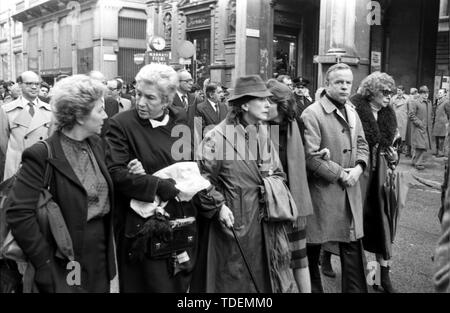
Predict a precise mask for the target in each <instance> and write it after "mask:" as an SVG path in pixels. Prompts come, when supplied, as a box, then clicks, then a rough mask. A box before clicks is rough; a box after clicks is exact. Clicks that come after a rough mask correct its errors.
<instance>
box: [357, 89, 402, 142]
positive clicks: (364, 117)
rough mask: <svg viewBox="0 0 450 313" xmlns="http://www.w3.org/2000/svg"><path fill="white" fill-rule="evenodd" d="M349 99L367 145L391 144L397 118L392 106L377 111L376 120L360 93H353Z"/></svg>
mask: <svg viewBox="0 0 450 313" xmlns="http://www.w3.org/2000/svg"><path fill="white" fill-rule="evenodd" d="M350 101H351V102H352V103H353V105H355V108H356V112H358V115H359V119H360V120H361V123H362V126H363V129H364V134H365V136H366V140H367V142H368V144H369V147H370V148H372V147H374V146H375V145H376V144H380V147H381V148H387V147H389V146H392V143H393V141H394V138H395V135H396V133H397V118H396V116H395V111H394V109H392V107H390V106H387V107H385V108H382V109H381V110H380V111H378V120H375V117H374V116H373V113H372V108H371V107H370V103H369V101H367V99H365V98H364V97H363V96H361V95H358V94H356V95H354V96H352V97H351V99H350Z"/></svg>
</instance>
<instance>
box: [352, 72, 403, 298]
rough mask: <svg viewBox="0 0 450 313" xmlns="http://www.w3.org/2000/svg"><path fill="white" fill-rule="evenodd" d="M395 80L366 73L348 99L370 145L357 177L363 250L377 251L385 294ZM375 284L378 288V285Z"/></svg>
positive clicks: (395, 160)
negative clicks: (387, 188) (386, 189)
mask: <svg viewBox="0 0 450 313" xmlns="http://www.w3.org/2000/svg"><path fill="white" fill-rule="evenodd" d="M394 88H395V82H394V79H393V78H392V77H391V76H389V75H388V74H386V73H381V72H374V73H372V74H371V75H369V76H367V77H366V78H365V79H364V80H363V81H362V82H361V85H360V86H359V89H358V92H357V94H356V95H354V96H353V97H352V98H351V102H352V103H353V104H354V105H355V107H356V111H357V112H358V115H359V118H360V120H361V122H362V126H363V129H364V133H365V136H366V140H367V142H368V144H369V151H370V156H369V165H368V166H367V169H366V170H365V172H364V174H363V175H362V177H361V179H360V184H361V193H362V197H363V201H364V215H363V221H364V238H363V245H364V249H365V250H366V251H369V252H372V253H375V254H376V259H377V262H378V263H379V264H380V265H381V286H382V287H383V289H384V291H385V292H387V293H392V292H395V290H394V288H393V287H392V284H391V282H390V278H389V268H390V267H389V265H390V259H391V252H392V249H391V248H392V247H391V245H392V241H393V235H391V234H393V232H392V231H391V227H390V223H389V218H388V216H387V215H386V213H385V207H386V205H387V202H386V200H385V199H386V197H385V196H384V187H383V184H384V183H385V181H386V178H387V175H388V171H389V170H393V169H394V168H395V166H396V165H397V163H398V156H397V153H396V150H395V149H394V147H393V142H394V139H395V138H396V135H397V133H398V129H397V120H396V116H395V111H394V110H393V109H392V107H391V106H390V105H389V103H390V100H391V95H392V90H394ZM375 286H376V285H374V288H375V289H377V288H378V286H376V287H375Z"/></svg>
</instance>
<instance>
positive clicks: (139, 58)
mask: <svg viewBox="0 0 450 313" xmlns="http://www.w3.org/2000/svg"><path fill="white" fill-rule="evenodd" d="M144 60H145V54H144V53H137V54H135V55H134V63H135V64H137V65H141V64H142V63H144Z"/></svg>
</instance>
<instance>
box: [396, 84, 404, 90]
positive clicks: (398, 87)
mask: <svg viewBox="0 0 450 313" xmlns="http://www.w3.org/2000/svg"><path fill="white" fill-rule="evenodd" d="M397 89H400V90H402V91H405V87H404V86H403V85H398V86H397Z"/></svg>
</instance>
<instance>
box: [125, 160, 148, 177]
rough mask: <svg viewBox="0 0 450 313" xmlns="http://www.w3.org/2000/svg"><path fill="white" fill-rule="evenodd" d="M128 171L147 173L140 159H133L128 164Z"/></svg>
mask: <svg viewBox="0 0 450 313" xmlns="http://www.w3.org/2000/svg"><path fill="white" fill-rule="evenodd" d="M127 168H128V172H129V173H130V174H135V175H146V174H147V173H146V172H145V170H144V167H143V166H142V163H141V162H140V161H139V160H138V159H134V160H131V161H130V163H128V165H127Z"/></svg>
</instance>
